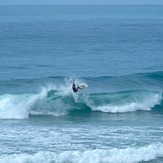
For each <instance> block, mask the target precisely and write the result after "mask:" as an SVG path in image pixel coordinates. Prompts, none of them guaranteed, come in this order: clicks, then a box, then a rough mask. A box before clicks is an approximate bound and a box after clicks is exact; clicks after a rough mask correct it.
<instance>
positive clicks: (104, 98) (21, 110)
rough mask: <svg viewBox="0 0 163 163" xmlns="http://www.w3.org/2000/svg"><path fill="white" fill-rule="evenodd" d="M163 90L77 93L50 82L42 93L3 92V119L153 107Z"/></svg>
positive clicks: (0, 101) (0, 105)
mask: <svg viewBox="0 0 163 163" xmlns="http://www.w3.org/2000/svg"><path fill="white" fill-rule="evenodd" d="M161 102H162V92H160V91H159V92H158V91H157V92H151V91H142V90H140V91H124V92H116V93H96V94H75V93H73V92H72V90H71V87H70V86H65V87H64V86H61V87H56V86H54V85H53V86H47V87H44V88H42V90H41V91H40V92H38V93H24V94H4V95H1V96H0V119H24V118H28V117H29V115H53V116H61V115H68V114H69V113H70V112H71V111H72V110H81V111H83V112H85V111H86V110H87V111H88V110H90V111H100V112H106V113H124V112H133V111H137V110H145V111H150V110H152V108H155V106H157V105H161Z"/></svg>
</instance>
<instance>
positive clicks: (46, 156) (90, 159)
mask: <svg viewBox="0 0 163 163" xmlns="http://www.w3.org/2000/svg"><path fill="white" fill-rule="evenodd" d="M155 159H163V145H162V144H161V143H158V144H151V145H147V146H142V147H128V148H125V149H118V148H112V149H108V150H103V149H95V150H86V151H64V152H61V153H53V152H38V153H36V154H11V155H0V162H1V163H6V162H10V163H17V162H24V163H27V162H31V163H37V162H47V163H52V162H56V163H57V162H59V163H64V162H71V163H77V162H81V163H84V162H87V163H100V162H108V163H138V162H142V161H152V160H153V161H154V160H155ZM160 162H161V161H160Z"/></svg>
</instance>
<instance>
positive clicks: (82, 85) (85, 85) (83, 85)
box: [78, 83, 88, 89]
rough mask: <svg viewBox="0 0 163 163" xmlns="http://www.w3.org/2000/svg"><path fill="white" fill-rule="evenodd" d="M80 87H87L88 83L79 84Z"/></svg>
mask: <svg viewBox="0 0 163 163" xmlns="http://www.w3.org/2000/svg"><path fill="white" fill-rule="evenodd" d="M78 87H79V88H80V89H84V88H87V87H88V85H87V84H86V83H80V84H78Z"/></svg>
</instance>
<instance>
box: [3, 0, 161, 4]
mask: <svg viewBox="0 0 163 163" xmlns="http://www.w3.org/2000/svg"><path fill="white" fill-rule="evenodd" d="M43 4H57V5H71V4H163V0H0V5H43Z"/></svg>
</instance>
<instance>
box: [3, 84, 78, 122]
mask: <svg viewBox="0 0 163 163" xmlns="http://www.w3.org/2000/svg"><path fill="white" fill-rule="evenodd" d="M51 90H54V91H56V92H55V96H57V97H64V98H66V96H72V95H73V96H74V99H75V98H76V95H75V94H72V89H71V87H70V86H69V85H65V86H63V85H60V86H56V85H52V84H49V85H47V86H46V87H42V88H41V90H40V91H39V92H38V93H35V94H34V93H33V94H18V95H12V94H5V95H1V96H0V119H24V118H28V116H29V114H30V113H34V114H36V115H37V114H38V115H40V114H51V115H55V116H58V115H64V114H66V113H67V110H68V108H69V107H70V106H69V105H68V104H67V105H65V104H64V103H63V102H62V99H61V100H60V99H56V100H55V101H54V100H52V101H51V102H49V101H48V100H49V99H48V98H47V96H48V92H49V91H51ZM73 96H72V97H73Z"/></svg>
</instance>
